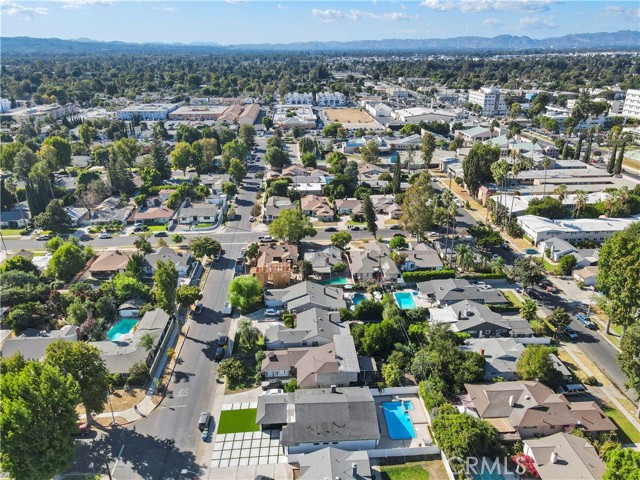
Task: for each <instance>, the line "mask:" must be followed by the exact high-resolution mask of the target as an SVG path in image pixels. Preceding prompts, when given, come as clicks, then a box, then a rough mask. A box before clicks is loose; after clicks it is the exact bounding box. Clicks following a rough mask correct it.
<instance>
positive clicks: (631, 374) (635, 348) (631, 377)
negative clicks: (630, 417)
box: [618, 322, 640, 416]
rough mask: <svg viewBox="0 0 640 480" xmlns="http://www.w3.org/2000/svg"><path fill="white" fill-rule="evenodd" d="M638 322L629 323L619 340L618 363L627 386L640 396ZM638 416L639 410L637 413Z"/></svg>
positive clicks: (639, 330) (639, 331)
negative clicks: (625, 378)
mask: <svg viewBox="0 0 640 480" xmlns="http://www.w3.org/2000/svg"><path fill="white" fill-rule="evenodd" d="M639 358H640V323H637V322H636V323H634V324H633V325H631V326H630V327H629V328H627V330H626V331H625V332H624V334H623V335H622V339H621V340H620V354H619V355H618V365H620V369H621V370H622V371H623V372H624V374H625V375H626V377H627V386H628V387H629V388H632V389H633V390H634V391H635V392H636V395H637V396H638V398H640V393H638V392H640V362H638V359H639ZM637 416H640V410H639V411H638V415H637Z"/></svg>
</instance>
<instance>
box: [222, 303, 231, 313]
mask: <svg viewBox="0 0 640 480" xmlns="http://www.w3.org/2000/svg"><path fill="white" fill-rule="evenodd" d="M232 313H233V305H231V302H225V304H224V307H223V308H222V314H223V315H231V314H232Z"/></svg>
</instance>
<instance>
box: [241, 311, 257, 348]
mask: <svg viewBox="0 0 640 480" xmlns="http://www.w3.org/2000/svg"><path fill="white" fill-rule="evenodd" d="M261 336H262V334H261V333H260V330H258V328H257V327H256V326H255V325H254V324H253V322H252V321H251V319H250V318H243V319H241V320H240V321H239V322H238V339H239V340H240V343H242V344H243V345H246V346H248V347H251V348H253V347H254V346H255V345H256V343H258V340H259V339H260V337H261Z"/></svg>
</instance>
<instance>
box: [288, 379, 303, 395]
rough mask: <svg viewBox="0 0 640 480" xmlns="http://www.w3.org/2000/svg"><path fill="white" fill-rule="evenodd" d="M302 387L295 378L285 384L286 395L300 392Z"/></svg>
mask: <svg viewBox="0 0 640 480" xmlns="http://www.w3.org/2000/svg"><path fill="white" fill-rule="evenodd" d="M299 388H300V387H299V386H298V380H296V379H295V378H292V379H290V380H289V381H288V382H287V383H285V384H284V391H285V393H293V392H295V391H296V390H298V389H299Z"/></svg>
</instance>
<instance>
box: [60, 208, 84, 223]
mask: <svg viewBox="0 0 640 480" xmlns="http://www.w3.org/2000/svg"><path fill="white" fill-rule="evenodd" d="M64 210H65V212H67V216H68V217H69V220H70V221H71V225H73V226H75V227H80V226H82V225H88V224H89V218H90V217H89V209H87V208H82V207H65V208H64Z"/></svg>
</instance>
